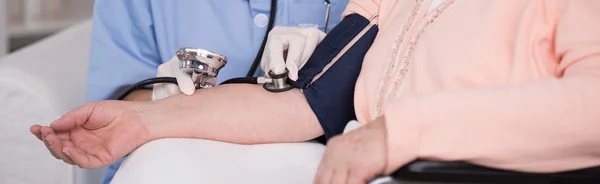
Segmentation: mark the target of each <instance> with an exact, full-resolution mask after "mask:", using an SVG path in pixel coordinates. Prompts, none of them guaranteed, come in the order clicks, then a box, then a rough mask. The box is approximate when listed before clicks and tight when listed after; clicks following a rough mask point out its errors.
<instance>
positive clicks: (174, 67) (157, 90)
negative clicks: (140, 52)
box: [152, 56, 196, 100]
mask: <svg viewBox="0 0 600 184" xmlns="http://www.w3.org/2000/svg"><path fill="white" fill-rule="evenodd" d="M156 77H175V78H176V79H177V83H179V85H175V84H170V83H158V84H154V88H153V89H152V100H159V99H163V98H167V97H170V96H173V95H178V94H181V93H183V94H186V95H192V94H194V91H196V88H195V86H194V82H193V81H192V77H191V74H189V73H185V72H183V71H181V70H179V58H177V56H175V57H173V58H171V60H169V61H168V62H166V63H163V64H161V65H160V66H158V72H157V74H156Z"/></svg>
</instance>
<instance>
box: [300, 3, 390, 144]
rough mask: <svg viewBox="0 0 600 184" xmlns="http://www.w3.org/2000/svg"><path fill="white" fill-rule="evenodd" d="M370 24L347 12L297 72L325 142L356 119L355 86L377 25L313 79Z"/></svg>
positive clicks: (362, 18)
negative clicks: (321, 128)
mask: <svg viewBox="0 0 600 184" xmlns="http://www.w3.org/2000/svg"><path fill="white" fill-rule="evenodd" d="M368 25H369V20H368V19H366V18H364V17H362V16H360V15H358V14H352V15H349V16H346V18H344V20H342V21H341V22H340V23H339V24H338V25H337V26H336V27H335V28H333V30H331V32H330V33H329V34H327V36H326V37H325V38H324V39H323V41H322V42H321V43H320V44H319V45H318V46H317V48H316V49H315V51H314V52H313V54H312V55H311V57H310V58H309V60H308V61H307V63H306V64H305V65H304V67H303V68H302V69H301V70H300V71H299V72H298V80H296V81H295V82H292V83H293V85H294V86H295V87H297V88H300V89H302V90H303V92H304V95H305V96H306V99H307V101H308V104H309V105H310V107H311V108H312V110H313V112H314V113H315V115H316V116H317V118H318V120H319V122H320V123H321V126H322V127H323V130H324V132H325V142H326V140H328V139H330V138H331V137H333V136H335V135H338V134H341V133H343V131H344V128H345V127H346V124H347V123H348V122H349V121H351V120H354V119H356V115H355V112H354V88H355V85H356V80H357V79H358V75H359V74H360V70H361V67H362V63H363V59H364V57H365V54H366V53H367V51H368V50H369V48H370V47H371V45H372V44H373V41H374V40H375V37H376V36H377V32H378V31H379V28H378V27H377V25H375V26H372V27H371V28H370V29H369V30H368V31H367V32H366V33H365V34H364V35H363V36H362V37H361V38H360V39H358V41H356V42H355V43H354V45H352V46H351V47H350V48H349V49H348V50H347V51H346V52H345V53H344V54H343V55H342V56H341V57H340V58H339V59H338V60H337V61H336V62H335V63H334V64H333V65H331V66H330V68H329V69H328V70H327V71H325V73H323V74H322V75H321V77H320V78H318V80H316V81H314V82H313V83H311V81H312V80H313V78H314V77H315V76H316V75H318V74H319V73H321V72H322V71H323V69H324V68H325V67H326V65H327V64H329V63H330V62H331V61H332V60H333V59H334V57H336V55H338V54H339V53H340V52H341V51H342V49H344V47H346V45H348V44H349V43H350V42H351V41H352V40H353V39H354V38H355V37H356V36H358V35H359V33H361V32H362V31H363V29H365V28H366V27H367V26H368ZM321 142H323V141H322V140H321Z"/></svg>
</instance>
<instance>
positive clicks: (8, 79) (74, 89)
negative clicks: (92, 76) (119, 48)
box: [0, 21, 92, 113]
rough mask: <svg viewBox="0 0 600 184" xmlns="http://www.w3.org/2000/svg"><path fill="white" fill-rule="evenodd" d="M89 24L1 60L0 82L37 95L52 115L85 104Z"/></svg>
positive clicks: (75, 27)
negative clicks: (47, 106)
mask: <svg viewBox="0 0 600 184" xmlns="http://www.w3.org/2000/svg"><path fill="white" fill-rule="evenodd" d="M91 29H92V25H91V21H85V22H83V23H80V24H78V25H75V26H73V27H72V28H69V29H67V30H66V31H63V32H60V33H58V34H56V35H53V36H51V37H49V38H47V39H44V40H42V41H40V42H38V43H36V44H34V45H32V46H29V47H26V48H23V49H21V50H19V51H17V52H15V53H13V54H11V55H9V56H7V57H5V58H3V59H2V60H0V80H1V81H2V82H3V83H5V84H7V85H8V84H14V85H20V86H22V87H27V88H28V89H24V90H28V91H31V92H33V93H35V94H33V95H38V96H40V97H43V98H41V99H42V100H44V101H46V103H47V104H48V105H50V106H52V107H53V108H56V109H53V110H54V111H55V112H57V113H65V112H68V111H69V110H71V109H73V108H75V107H77V106H79V105H81V104H82V103H83V102H84V101H85V87H86V85H85V82H86V75H87V69H88V68H87V66H88V57H89V48H90V47H89V45H90V38H91V32H92V31H91Z"/></svg>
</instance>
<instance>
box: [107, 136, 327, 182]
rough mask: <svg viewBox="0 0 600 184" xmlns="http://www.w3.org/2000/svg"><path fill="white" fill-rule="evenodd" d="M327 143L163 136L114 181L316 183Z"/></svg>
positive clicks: (131, 160) (140, 151) (141, 149)
mask: <svg viewBox="0 0 600 184" xmlns="http://www.w3.org/2000/svg"><path fill="white" fill-rule="evenodd" d="M324 152H325V146H323V145H322V144H320V143H316V142H305V143H282V144H262V145H238V144H231V143H224V142H218V141H210V140H202V139H160V140H156V141H152V142H149V143H146V144H144V145H142V146H141V147H139V148H138V149H137V150H136V151H134V152H133V153H132V154H130V155H129V157H128V158H127V159H126V160H125V161H124V162H123V165H121V167H120V168H119V171H118V172H117V174H116V175H115V177H114V179H113V181H112V183H113V184H138V183H139V184H154V183H156V184H158V183H178V184H187V183H190V184H192V183H249V184H252V183H260V184H263V183H277V184H279V183H286V184H296V183H297V184H305V183H312V182H313V179H314V176H315V174H316V172H317V167H318V166H319V162H320V161H321V157H322V156H323V153H324Z"/></svg>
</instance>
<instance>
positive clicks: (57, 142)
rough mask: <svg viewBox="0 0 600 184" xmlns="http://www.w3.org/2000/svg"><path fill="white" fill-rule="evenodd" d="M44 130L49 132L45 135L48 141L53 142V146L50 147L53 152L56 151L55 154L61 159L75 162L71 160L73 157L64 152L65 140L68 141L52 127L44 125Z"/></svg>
mask: <svg viewBox="0 0 600 184" xmlns="http://www.w3.org/2000/svg"><path fill="white" fill-rule="evenodd" d="M42 131H47V132H49V134H48V135H47V136H46V137H45V139H46V141H48V142H52V147H50V149H51V151H52V153H54V155H55V156H57V157H58V158H59V159H61V160H63V161H65V162H66V163H73V161H71V159H70V158H69V157H67V156H66V155H65V154H64V153H63V152H62V149H63V147H64V142H66V141H62V140H61V139H60V138H59V137H58V136H57V134H55V133H54V132H53V131H52V129H50V128H48V127H44V128H43V130H42ZM63 135H64V133H63Z"/></svg>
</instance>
